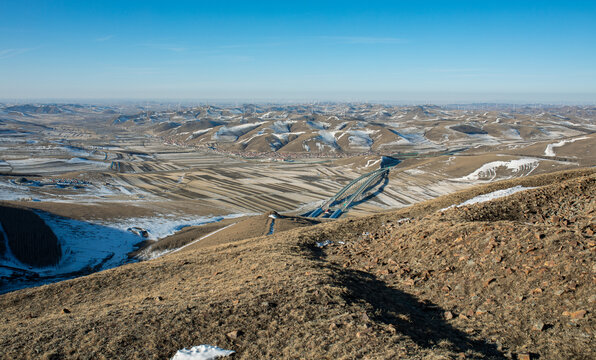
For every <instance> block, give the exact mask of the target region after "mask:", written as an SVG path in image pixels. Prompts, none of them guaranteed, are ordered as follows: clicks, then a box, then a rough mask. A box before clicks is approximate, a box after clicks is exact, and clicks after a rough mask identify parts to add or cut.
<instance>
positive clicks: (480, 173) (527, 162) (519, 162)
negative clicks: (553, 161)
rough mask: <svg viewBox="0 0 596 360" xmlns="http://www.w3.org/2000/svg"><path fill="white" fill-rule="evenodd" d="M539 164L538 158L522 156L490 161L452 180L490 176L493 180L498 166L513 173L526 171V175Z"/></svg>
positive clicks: (470, 179)
mask: <svg viewBox="0 0 596 360" xmlns="http://www.w3.org/2000/svg"><path fill="white" fill-rule="evenodd" d="M539 164H540V160H539V159H535V158H524V159H516V160H510V161H492V162H489V163H486V164H484V165H482V166H481V167H479V168H478V169H476V171H474V172H473V173H471V174H469V175H466V176H464V177H461V178H458V179H454V180H456V181H474V180H480V179H486V178H488V177H490V179H489V180H494V179H495V178H496V177H497V169H499V168H505V169H507V170H510V171H511V172H514V173H519V172H526V175H529V174H530V173H532V171H534V170H535V169H536V168H537V167H538V165H539Z"/></svg>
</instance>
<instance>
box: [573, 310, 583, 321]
mask: <svg viewBox="0 0 596 360" xmlns="http://www.w3.org/2000/svg"><path fill="white" fill-rule="evenodd" d="M586 313H587V311H586V310H578V311H573V312H571V313H569V317H571V318H572V319H574V320H578V319H583V318H584V316H586Z"/></svg>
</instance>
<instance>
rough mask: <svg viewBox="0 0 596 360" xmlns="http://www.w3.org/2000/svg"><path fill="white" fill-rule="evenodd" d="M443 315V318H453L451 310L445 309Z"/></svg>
mask: <svg viewBox="0 0 596 360" xmlns="http://www.w3.org/2000/svg"><path fill="white" fill-rule="evenodd" d="M443 316H445V320H451V319H453V313H452V312H451V311H445V313H444V314H443Z"/></svg>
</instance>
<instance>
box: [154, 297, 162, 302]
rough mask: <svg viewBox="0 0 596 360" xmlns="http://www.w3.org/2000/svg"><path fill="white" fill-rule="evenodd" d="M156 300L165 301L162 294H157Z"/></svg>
mask: <svg viewBox="0 0 596 360" xmlns="http://www.w3.org/2000/svg"><path fill="white" fill-rule="evenodd" d="M155 301H163V298H162V297H161V296H156V297H155Z"/></svg>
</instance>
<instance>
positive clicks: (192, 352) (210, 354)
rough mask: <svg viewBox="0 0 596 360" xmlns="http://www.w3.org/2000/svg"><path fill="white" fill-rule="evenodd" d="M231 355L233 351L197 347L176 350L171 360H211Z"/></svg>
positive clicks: (213, 347)
mask: <svg viewBox="0 0 596 360" xmlns="http://www.w3.org/2000/svg"><path fill="white" fill-rule="evenodd" d="M233 353H235V351H234V350H224V349H222V348H219V347H217V346H213V345H199V346H193V347H192V348H190V349H182V350H178V351H177V352H176V354H175V355H174V357H173V358H172V359H171V360H213V359H217V358H220V357H226V356H230V355H232V354H233Z"/></svg>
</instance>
